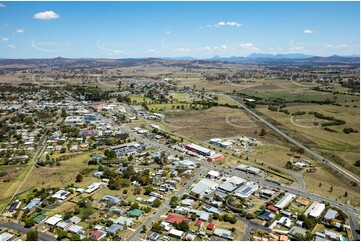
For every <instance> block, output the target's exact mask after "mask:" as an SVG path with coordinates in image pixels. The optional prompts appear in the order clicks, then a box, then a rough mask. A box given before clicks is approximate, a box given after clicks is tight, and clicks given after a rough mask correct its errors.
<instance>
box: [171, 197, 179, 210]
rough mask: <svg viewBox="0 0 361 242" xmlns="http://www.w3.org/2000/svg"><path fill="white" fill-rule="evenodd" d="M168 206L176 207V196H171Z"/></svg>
mask: <svg viewBox="0 0 361 242" xmlns="http://www.w3.org/2000/svg"><path fill="white" fill-rule="evenodd" d="M170 206H171V208H176V207H177V206H178V197H175V196H173V197H172V198H171V199H170Z"/></svg>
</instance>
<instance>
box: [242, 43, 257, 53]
mask: <svg viewBox="0 0 361 242" xmlns="http://www.w3.org/2000/svg"><path fill="white" fill-rule="evenodd" d="M239 47H241V48H242V49H245V50H250V51H260V50H261V49H260V48H258V47H256V46H254V45H253V43H249V42H248V43H241V44H240V45H239Z"/></svg>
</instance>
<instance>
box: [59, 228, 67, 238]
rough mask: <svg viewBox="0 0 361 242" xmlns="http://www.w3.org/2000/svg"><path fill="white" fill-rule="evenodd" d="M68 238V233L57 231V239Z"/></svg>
mask: <svg viewBox="0 0 361 242" xmlns="http://www.w3.org/2000/svg"><path fill="white" fill-rule="evenodd" d="M66 237H68V233H67V232H66V231H64V230H59V231H58V239H64V238H66Z"/></svg>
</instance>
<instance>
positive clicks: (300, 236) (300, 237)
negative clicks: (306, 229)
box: [293, 233, 305, 241]
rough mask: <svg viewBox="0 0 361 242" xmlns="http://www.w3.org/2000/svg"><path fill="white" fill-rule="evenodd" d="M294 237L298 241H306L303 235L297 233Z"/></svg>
mask: <svg viewBox="0 0 361 242" xmlns="http://www.w3.org/2000/svg"><path fill="white" fill-rule="evenodd" d="M293 237H294V238H295V240H296V241H305V237H304V236H303V235H302V234H301V233H295V235H294V236H293Z"/></svg>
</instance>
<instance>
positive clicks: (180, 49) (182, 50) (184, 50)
mask: <svg viewBox="0 0 361 242" xmlns="http://www.w3.org/2000/svg"><path fill="white" fill-rule="evenodd" d="M189 51H191V50H190V49H187V48H182V47H181V48H177V49H175V52H189Z"/></svg>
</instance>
